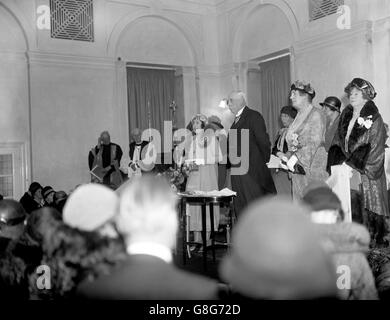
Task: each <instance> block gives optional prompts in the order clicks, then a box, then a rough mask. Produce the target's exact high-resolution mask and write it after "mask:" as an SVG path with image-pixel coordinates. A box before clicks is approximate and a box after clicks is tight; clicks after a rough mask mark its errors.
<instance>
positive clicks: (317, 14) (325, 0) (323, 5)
mask: <svg viewBox="0 0 390 320" xmlns="http://www.w3.org/2000/svg"><path fill="white" fill-rule="evenodd" d="M343 4H344V0H309V14H310V21H313V20H317V19H321V18H323V17H326V16H329V15H331V14H334V13H337V8H338V7H339V6H341V5H343Z"/></svg>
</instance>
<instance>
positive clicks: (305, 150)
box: [282, 81, 328, 200]
mask: <svg viewBox="0 0 390 320" xmlns="http://www.w3.org/2000/svg"><path fill="white" fill-rule="evenodd" d="M314 96H315V91H314V89H313V88H312V87H311V85H310V83H306V82H303V81H296V82H295V83H293V84H292V85H291V90H290V99H291V101H292V105H293V107H294V108H295V109H297V111H298V113H297V115H296V117H295V119H294V121H293V123H292V124H291V125H290V126H289V127H288V130H287V134H286V141H287V145H288V152H287V154H286V157H284V158H285V160H284V161H285V162H286V167H285V169H288V170H289V171H290V174H291V178H292V189H293V198H294V199H295V200H299V199H301V198H302V197H303V196H304V191H305V189H306V187H307V186H308V184H309V183H310V182H311V181H315V180H317V181H318V180H319V181H325V180H326V179H327V178H328V173H327V172H326V159H327V152H326V151H325V147H324V141H325V130H326V120H325V115H324V114H323V112H321V110H319V109H318V108H315V107H314V106H313V105H312V100H313V98H314ZM282 161H283V159H282Z"/></svg>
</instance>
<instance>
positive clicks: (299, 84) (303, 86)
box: [290, 80, 316, 99]
mask: <svg viewBox="0 0 390 320" xmlns="http://www.w3.org/2000/svg"><path fill="white" fill-rule="evenodd" d="M292 90H299V91H302V92H305V93H307V94H308V95H309V96H311V98H312V99H313V98H314V97H315V95H316V92H315V90H314V89H313V87H312V86H311V84H310V83H309V82H306V81H301V80H297V81H295V82H294V83H293V84H292V85H291V88H290V91H292Z"/></svg>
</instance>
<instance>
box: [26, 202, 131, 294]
mask: <svg viewBox="0 0 390 320" xmlns="http://www.w3.org/2000/svg"><path fill="white" fill-rule="evenodd" d="M60 218H61V217H60V214H59V213H58V212H57V211H56V210H55V209H53V208H44V209H41V210H39V211H36V212H34V213H33V214H32V215H31V216H30V217H29V218H28V222H27V227H26V231H27V232H26V234H27V237H28V239H29V243H30V245H31V246H35V247H39V248H41V252H42V253H41V260H40V261H39V263H38V264H37V265H46V266H48V267H49V268H50V288H47V287H39V286H38V283H40V282H39V281H38V279H39V277H41V276H42V272H40V273H39V272H37V270H36V269H33V270H30V272H29V273H28V277H29V295H30V296H29V297H30V299H33V300H36V299H38V300H51V299H69V298H72V297H73V293H74V292H75V290H76V288H77V286H78V285H79V283H80V282H81V281H83V280H85V279H93V278H95V277H96V276H97V275H99V274H105V273H108V272H109V270H110V268H111V267H113V266H114V265H115V263H116V261H118V260H120V259H121V257H124V246H123V245H118V243H116V242H114V241H111V240H110V239H108V238H105V237H101V235H99V234H98V233H95V232H83V231H80V230H77V229H73V228H71V227H69V226H67V225H65V224H64V223H63V222H62V221H61V220H60Z"/></svg>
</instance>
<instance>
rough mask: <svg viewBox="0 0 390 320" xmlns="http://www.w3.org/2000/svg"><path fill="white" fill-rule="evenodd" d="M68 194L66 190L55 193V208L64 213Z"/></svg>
mask: <svg viewBox="0 0 390 320" xmlns="http://www.w3.org/2000/svg"><path fill="white" fill-rule="evenodd" d="M67 199H68V195H67V194H66V192H65V191H57V192H56V193H55V194H54V208H55V209H56V210H57V211H58V212H59V213H61V214H62V211H63V210H64V206H65V203H66V200H67Z"/></svg>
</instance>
